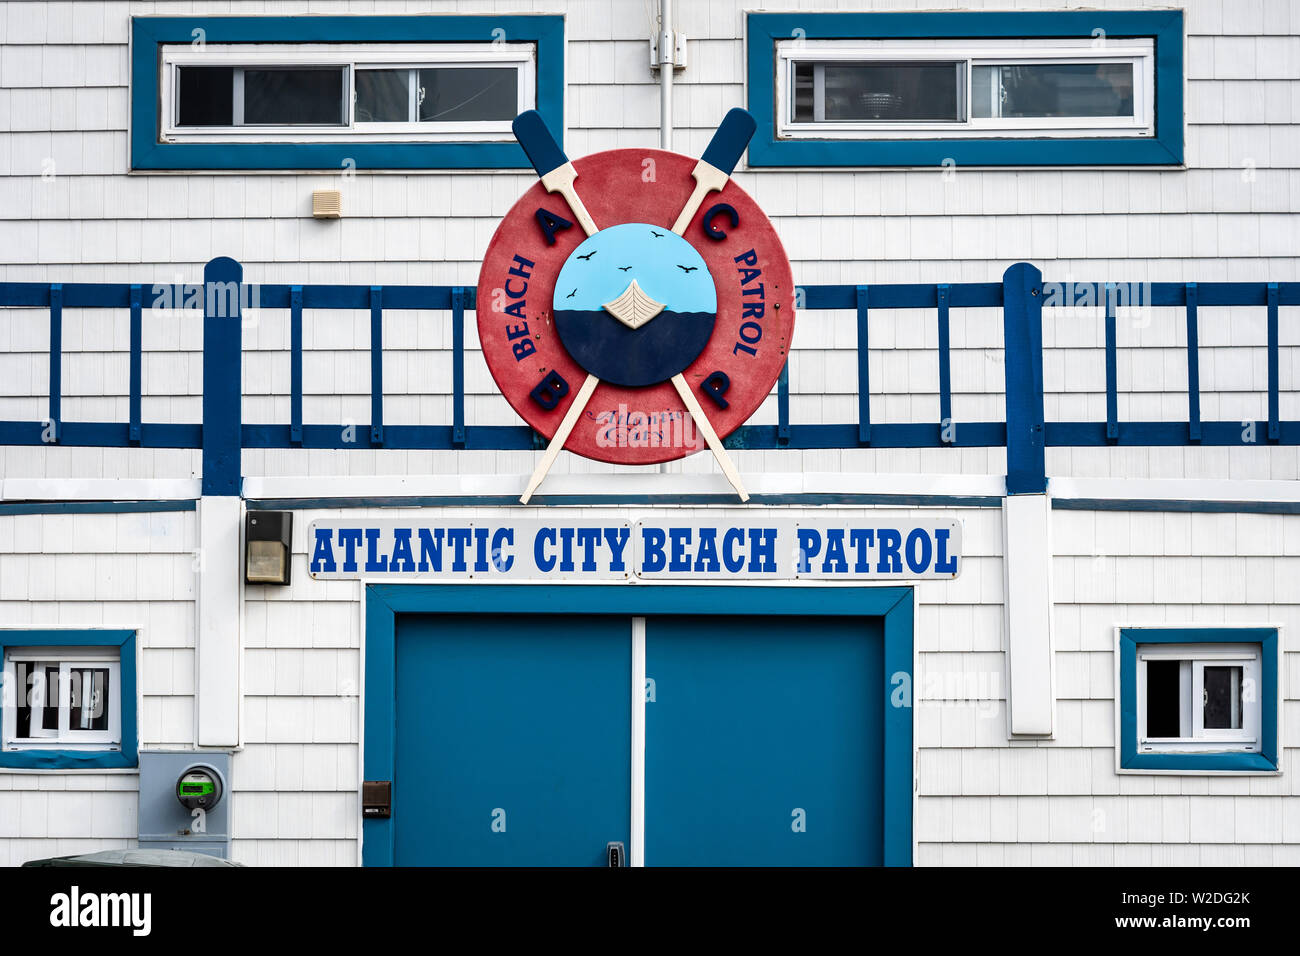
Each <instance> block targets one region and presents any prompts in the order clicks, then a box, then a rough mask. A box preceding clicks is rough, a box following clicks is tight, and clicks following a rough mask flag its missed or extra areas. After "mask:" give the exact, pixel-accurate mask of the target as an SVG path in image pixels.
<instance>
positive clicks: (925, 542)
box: [905, 528, 930, 574]
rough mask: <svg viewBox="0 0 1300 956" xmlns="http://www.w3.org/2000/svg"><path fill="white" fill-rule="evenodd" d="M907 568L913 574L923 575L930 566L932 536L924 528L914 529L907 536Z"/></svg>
mask: <svg viewBox="0 0 1300 956" xmlns="http://www.w3.org/2000/svg"><path fill="white" fill-rule="evenodd" d="M905 554H906V555H907V567H908V569H909V570H910V571H911V572H912V573H913V574H922V573H924V572H925V569H926V568H928V567H929V566H930V535H929V534H928V533H926V530H925V529H924V528H913V529H912V533H911V534H909V535H908V536H907V550H906V552H905Z"/></svg>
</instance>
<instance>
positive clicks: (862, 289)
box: [858, 285, 871, 445]
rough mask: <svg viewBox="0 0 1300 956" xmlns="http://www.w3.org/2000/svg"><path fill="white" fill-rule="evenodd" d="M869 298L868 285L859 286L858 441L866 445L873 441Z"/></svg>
mask: <svg viewBox="0 0 1300 956" xmlns="http://www.w3.org/2000/svg"><path fill="white" fill-rule="evenodd" d="M867 298H868V289H867V286H865V285H860V286H858V441H859V442H861V443H862V444H864V445H867V444H870V442H871V376H870V373H869V369H868V365H867V359H868V356H869V354H870V352H869V349H868V347H867V346H868V336H867Z"/></svg>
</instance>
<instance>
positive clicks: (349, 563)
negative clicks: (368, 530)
mask: <svg viewBox="0 0 1300 956" xmlns="http://www.w3.org/2000/svg"><path fill="white" fill-rule="evenodd" d="M339 544H341V545H343V547H344V549H345V550H344V553H343V570H344V571H355V570H356V569H357V546H358V545H359V544H361V529H360V528H339Z"/></svg>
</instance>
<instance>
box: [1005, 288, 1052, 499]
mask: <svg viewBox="0 0 1300 956" xmlns="http://www.w3.org/2000/svg"><path fill="white" fill-rule="evenodd" d="M1002 341H1003V349H1004V365H1005V367H1006V393H1007V494H1011V495H1020V494H1042V493H1043V492H1045V491H1046V490H1047V464H1046V457H1045V453H1044V434H1043V274H1042V273H1041V272H1039V271H1038V269H1037V268H1035V267H1034V266H1032V265H1031V264H1029V263H1028V262H1017V263H1016V264H1015V265H1013V266H1011V267H1010V268H1009V269H1007V271H1006V272H1004V273H1003V274H1002Z"/></svg>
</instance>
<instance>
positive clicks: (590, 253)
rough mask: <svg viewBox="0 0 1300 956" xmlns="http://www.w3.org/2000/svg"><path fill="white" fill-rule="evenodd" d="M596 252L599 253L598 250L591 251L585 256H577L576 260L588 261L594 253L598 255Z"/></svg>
mask: <svg viewBox="0 0 1300 956" xmlns="http://www.w3.org/2000/svg"><path fill="white" fill-rule="evenodd" d="M598 252H600V250H599V249H592V250H591V252H589V253H587V254H586V255H585V256H578V258H579V259H590V258H591V257H592V256H594V255H595V254H596V253H598Z"/></svg>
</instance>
